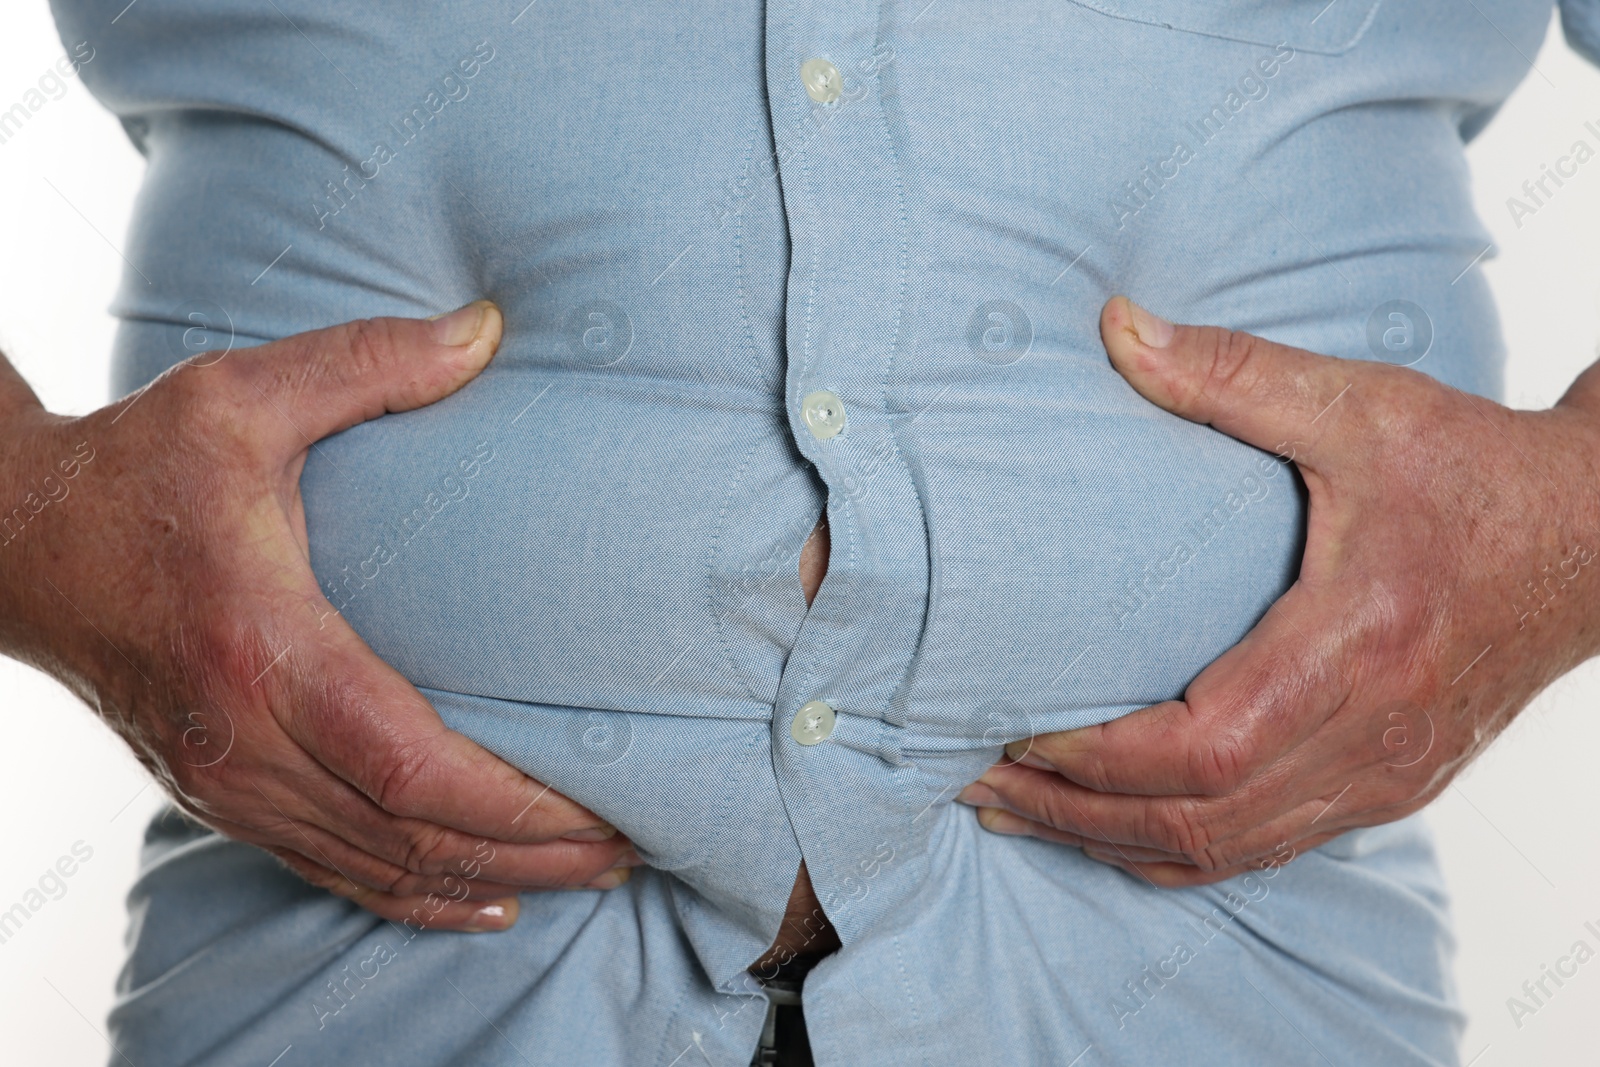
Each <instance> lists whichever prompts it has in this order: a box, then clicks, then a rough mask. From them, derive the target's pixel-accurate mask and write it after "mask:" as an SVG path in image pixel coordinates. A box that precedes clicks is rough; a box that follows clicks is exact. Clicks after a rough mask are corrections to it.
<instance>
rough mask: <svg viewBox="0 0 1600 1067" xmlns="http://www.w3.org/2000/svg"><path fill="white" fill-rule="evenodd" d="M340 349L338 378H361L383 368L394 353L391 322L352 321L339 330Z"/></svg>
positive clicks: (393, 329)
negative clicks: (339, 373) (340, 363)
mask: <svg viewBox="0 0 1600 1067" xmlns="http://www.w3.org/2000/svg"><path fill="white" fill-rule="evenodd" d="M339 339H340V341H341V343H342V347H343V348H344V350H345V351H344V358H343V359H342V361H341V362H342V364H343V374H342V375H341V376H342V377H348V378H365V377H368V376H370V375H373V374H376V373H378V372H379V371H381V370H382V369H383V368H384V367H385V366H387V365H388V364H389V363H390V362H391V360H392V358H393V356H394V352H395V348H396V337H395V328H394V322H393V320H390V319H356V320H355V321H353V322H347V323H345V324H344V325H343V326H341V327H339Z"/></svg>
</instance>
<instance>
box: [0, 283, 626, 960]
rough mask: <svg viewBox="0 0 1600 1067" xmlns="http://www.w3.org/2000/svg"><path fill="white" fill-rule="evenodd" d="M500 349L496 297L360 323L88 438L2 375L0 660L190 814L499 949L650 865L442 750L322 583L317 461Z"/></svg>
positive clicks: (506, 771)
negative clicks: (538, 915)
mask: <svg viewBox="0 0 1600 1067" xmlns="http://www.w3.org/2000/svg"><path fill="white" fill-rule="evenodd" d="M500 332H501V316H500V312H499V310H498V309H497V308H496V307H494V305H492V304H490V303H488V302H487V301H480V302H478V303H476V304H471V305H468V306H467V307H465V308H462V309H461V310H460V311H457V312H455V313H453V314H451V315H449V316H446V317H444V318H441V319H439V320H436V321H428V322H425V321H420V320H415V319H374V320H370V321H362V322H354V323H347V324H345V325H343V326H335V327H332V328H330V329H326V330H319V331H316V332H313V333H307V334H301V335H299V336H296V337H291V338H288V339H287V340H283V341H278V342H275V343H273V344H269V345H263V346H262V347H260V348H253V349H245V350H241V351H236V352H233V353H230V354H228V355H227V356H226V357H225V358H221V359H218V358H217V357H216V356H215V355H214V354H211V355H205V354H203V355H201V356H199V357H196V358H195V359H193V360H190V361H188V362H186V363H182V364H179V365H178V366H176V367H174V368H173V369H172V370H170V371H168V372H167V373H166V374H163V375H162V376H161V377H160V378H158V379H156V380H155V381H154V382H153V383H151V384H150V385H149V386H148V387H147V388H146V389H145V390H143V391H142V392H140V393H137V394H135V395H134V396H133V397H131V398H125V399H124V400H121V401H118V402H117V403H115V404H112V405H110V406H109V407H106V408H102V409H101V410H99V411H96V412H94V413H92V414H90V415H86V416H83V417H81V418H67V417H62V416H57V415H52V414H50V413H49V412H47V411H45V410H44V408H43V407H42V406H41V405H40V404H39V401H38V399H37V398H36V397H35V396H34V395H33V393H32V391H31V390H30V389H29V388H28V387H27V385H26V384H25V383H24V382H23V381H22V379H21V378H20V377H18V376H17V375H16V373H15V372H14V371H13V370H12V369H11V367H10V366H9V364H7V363H6V361H5V360H4V358H3V357H0V441H3V442H4V444H3V451H0V509H4V510H0V652H4V653H5V654H7V655H10V656H13V657H15V658H17V659H20V660H23V661H24V662H27V663H30V664H32V665H34V666H36V667H38V668H40V669H41V670H44V671H46V672H47V673H49V674H51V675H53V676H54V677H55V678H57V679H58V680H60V681H61V682H62V683H63V684H65V685H66V686H67V687H68V688H70V689H71V690H72V691H73V692H75V693H77V694H78V695H79V696H80V697H82V698H83V699H84V700H85V701H87V702H88V703H89V705H90V706H91V707H93V708H94V709H95V710H96V711H97V712H99V714H100V715H101V717H102V718H104V719H105V720H106V722H107V723H109V724H110V725H111V727H112V728H113V729H115V730H116V731H117V732H118V733H119V734H121V735H122V737H123V738H124V739H125V740H126V741H127V742H128V743H129V744H130V745H131V746H132V747H133V750H134V752H135V753H136V754H137V755H138V757H139V759H140V761H141V762H142V763H143V764H144V765H145V766H146V767H147V768H148V769H149V770H150V771H151V773H153V774H154V775H155V776H156V777H157V779H159V780H160V781H161V783H162V784H163V785H165V786H166V788H167V789H168V790H169V791H170V792H171V794H172V796H173V798H174V799H175V800H176V802H177V803H178V805H179V806H180V807H181V808H182V809H183V810H184V811H185V812H187V813H188V814H189V815H191V816H192V817H194V818H195V819H197V820H199V821H200V822H203V823H205V824H206V825H208V826H210V827H212V828H213V829H215V830H217V831H218V832H220V833H223V834H226V835H228V836H230V837H234V838H238V839H239V840H242V841H248V842H250V843H252V844H255V845H259V846H261V847H263V848H265V849H268V850H269V851H271V852H273V853H274V854H275V855H277V856H278V857H279V858H280V859H282V860H283V861H284V862H285V863H286V864H288V866H290V867H291V868H293V869H294V870H295V871H297V872H298V873H299V874H300V875H301V876H303V877H305V878H306V879H307V880H309V881H311V882H313V883H315V884H317V885H319V886H323V887H324V888H327V889H329V890H331V891H333V892H335V893H338V894H340V895H342V896H346V897H349V898H350V899H352V900H354V901H356V902H357V903H359V904H361V905H362V906H364V907H366V908H368V909H370V910H371V911H373V912H375V913H377V914H379V915H382V916H384V917H386V918H389V919H392V920H401V919H405V918H408V917H410V916H412V914H413V912H415V911H416V910H417V909H418V908H423V909H424V910H423V912H422V913H421V915H422V916H423V917H426V918H427V925H428V926H429V927H431V928H448V929H503V928H504V927H506V926H509V925H511V923H513V922H515V921H516V915H517V908H516V899H515V896H514V894H515V893H518V892H521V891H525V890H528V889H533V888H548V887H569V886H581V885H586V884H588V885H593V886H594V887H596V888H610V887H611V886H613V885H616V884H620V882H621V881H622V880H624V879H625V877H626V875H627V868H628V867H629V866H631V865H632V864H636V863H637V862H638V858H637V856H636V854H634V853H633V851H632V848H631V846H630V845H629V843H628V842H627V841H626V840H625V839H624V838H622V837H621V836H620V835H617V834H615V832H614V831H612V830H611V828H610V827H607V826H605V825H604V824H603V823H602V822H601V820H600V819H599V818H598V817H597V816H595V815H593V814H592V813H590V812H588V811H586V810H584V809H583V808H581V807H579V806H578V805H576V804H574V803H573V802H572V801H570V800H568V799H567V798H565V797H563V796H561V795H560V794H558V793H556V792H554V791H552V790H550V789H548V788H547V787H545V786H543V785H541V784H540V783H539V782H536V781H534V780H533V779H531V778H528V777H527V776H526V775H524V774H522V772H520V771H518V770H517V769H516V768H515V767H512V766H511V765H510V764H508V763H505V762H503V761H501V760H500V759H498V758H497V757H495V756H494V755H493V754H491V753H490V752H488V751H487V750H486V749H483V748H480V747H479V746H478V745H476V744H474V743H473V742H471V741H470V740H468V739H467V738H465V737H463V736H462V735H460V734H457V733H454V732H452V731H450V730H449V729H447V728H446V727H445V725H444V723H443V722H442V721H441V720H440V718H439V716H438V714H437V713H436V712H435V711H434V709H433V707H432V706H431V705H430V704H429V703H428V702H427V700H426V699H424V698H423V696H422V694H420V693H419V692H417V690H416V689H415V688H413V687H412V686H411V685H410V684H409V683H408V682H407V681H406V680H405V679H404V678H402V677H401V676H400V675H399V674H398V673H396V672H395V671H394V670H392V669H391V668H390V667H388V666H387V665H386V664H385V663H384V662H383V661H382V660H380V659H379V658H378V657H377V656H376V655H375V654H374V653H373V652H372V650H371V649H370V648H368V647H367V645H366V644H365V643H364V642H363V641H362V640H361V638H360V637H358V636H357V635H356V633H355V632H354V631H353V630H352V629H351V628H350V627H349V625H348V624H346V623H345V621H344V620H343V618H341V617H340V616H339V615H338V614H337V613H336V612H335V611H334V609H333V607H332V605H330V604H329V603H328V601H327V600H325V599H324V598H323V595H322V592H321V590H320V589H319V588H318V585H317V581H316V578H315V577H314V576H313V575H312V572H311V566H310V562H309V548H308V544H307V537H306V524H305V513H304V509H303V507H302V503H301V499H300V472H301V470H302V468H303V467H304V466H305V460H306V454H307V451H308V450H309V449H310V448H311V447H312V446H313V444H314V443H315V442H316V441H318V440H320V439H321V438H323V437H326V436H328V435H330V434H333V433H337V432H338V431H340V430H343V429H346V428H347V427H350V426H353V425H355V424H356V423H359V422H362V421H365V420H367V419H373V418H377V417H378V416H380V415H383V414H385V413H387V412H396V411H409V410H411V409H413V408H418V407H422V406H424V405H427V404H431V403H433V402H435V401H437V400H439V399H441V398H442V397H445V396H448V395H449V394H450V393H452V392H454V391H455V390H457V389H459V388H461V387H462V386H463V385H465V384H466V383H467V382H468V381H470V380H471V379H472V378H473V377H474V376H476V375H477V374H478V372H479V371H481V370H482V369H483V368H484V366H486V365H487V364H488V362H489V360H490V359H491V358H492V357H493V355H494V351H495V348H496V346H497V345H498V344H499V341H500ZM85 457H87V458H85ZM69 472H70V473H69ZM47 479H48V480H47ZM13 509H16V510H15V511H13ZM4 520H9V522H4ZM490 856H492V859H488V860H487V862H485V860H486V857H490ZM430 894H433V896H432V897H431V898H430V896H429V895H430ZM446 898H448V902H445V900H446ZM485 901H488V902H489V903H487V904H485V903H484V902H485ZM441 903H442V904H443V907H442V909H441V908H440V904H441Z"/></svg>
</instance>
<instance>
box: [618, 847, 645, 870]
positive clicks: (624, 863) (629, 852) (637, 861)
mask: <svg viewBox="0 0 1600 1067" xmlns="http://www.w3.org/2000/svg"><path fill="white" fill-rule="evenodd" d="M617 866H618V867H643V866H644V859H643V858H642V857H641V856H640V855H639V851H638V849H636V848H634V847H633V846H632V845H629V846H628V847H627V848H625V849H623V851H622V854H621V855H620V856H618V857H617Z"/></svg>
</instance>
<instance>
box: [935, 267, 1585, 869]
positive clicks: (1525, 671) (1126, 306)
mask: <svg viewBox="0 0 1600 1067" xmlns="http://www.w3.org/2000/svg"><path fill="white" fill-rule="evenodd" d="M1100 332H1101V336H1102V338H1103V339H1104V341H1105V346H1106V351H1107V353H1108V354H1109V355H1110V357H1111V362H1112V364H1113V365H1114V366H1115V367H1116V369H1117V370H1118V371H1119V372H1121V374H1122V375H1123V377H1125V378H1126V379H1127V380H1128V382H1129V383H1130V384H1131V385H1132V386H1133V387H1134V388H1135V389H1137V390H1138V391H1139V393H1140V394H1142V395H1143V396H1144V397H1145V398H1146V399H1148V400H1150V401H1151V402H1152V403H1155V404H1158V405H1160V406H1161V407H1163V408H1165V409H1166V410H1168V411H1171V412H1173V413H1175V414H1177V415H1181V416H1183V417H1184V418H1186V419H1191V420H1193V421H1195V422H1200V423H1205V424H1207V425H1210V426H1213V427H1215V428H1216V429H1218V430H1220V431H1221V432H1223V433H1226V434H1229V435H1230V436H1233V437H1236V438H1238V439H1239V440H1242V441H1245V442H1247V443H1249V444H1252V445H1255V446H1257V447H1260V448H1263V449H1267V450H1269V451H1272V452H1275V453H1277V454H1278V455H1279V456H1281V457H1283V458H1285V459H1292V460H1293V462H1294V463H1295V465H1296V466H1297V468H1298V469H1299V471H1300V474H1301V475H1302V477H1303V478H1304V479H1305V484H1306V487H1307V489H1308V490H1309V493H1310V517H1309V519H1308V525H1307V538H1306V549H1305V556H1304V559H1303V561H1302V563H1301V569H1300V574H1299V577H1298V579H1297V580H1296V581H1295V583H1294V584H1293V585H1292V586H1291V587H1290V588H1289V589H1288V591H1287V592H1285V593H1284V594H1283V596H1282V597H1281V598H1280V599H1279V600H1278V601H1277V602H1276V603H1275V604H1273V605H1272V607H1271V608H1270V609H1269V610H1268V611H1267V613H1266V615H1265V616H1263V617H1262V619H1261V620H1260V622H1259V623H1258V624H1257V625H1256V627H1255V628H1254V629H1253V630H1251V631H1250V633H1249V634H1247V635H1246V636H1245V637H1244V639H1243V640H1242V641H1240V642H1239V644H1238V645H1236V646H1235V647H1233V648H1232V649H1230V650H1229V651H1227V652H1226V653H1224V654H1223V655H1222V657H1221V658H1219V659H1218V660H1217V661H1216V662H1215V663H1213V664H1211V666H1209V667H1208V668H1206V670H1205V671H1204V672H1202V673H1201V674H1200V675H1199V676H1198V677H1197V678H1196V679H1195V680H1194V681H1193V682H1192V683H1191V684H1190V685H1189V687H1188V689H1187V690H1186V691H1185V693H1184V695H1183V699H1182V700H1172V701H1167V702H1165V703H1162V704H1157V705H1155V706H1154V707H1150V708H1146V709H1144V710H1142V711H1139V712H1136V713H1134V714H1132V715H1128V716H1126V717H1124V718H1121V719H1117V720H1114V721H1112V722H1108V723H1105V724H1103V725H1100V726H1091V727H1086V728H1084V729H1080V730H1071V731H1066V732H1063V733H1056V734H1050V735H1046V736H1041V737H1036V738H1033V739H1032V740H1031V741H1020V742H1017V743H1016V744H1014V745H1012V746H1008V749H1007V754H1008V758H1007V759H1004V760H1002V761H1001V762H1000V763H998V764H996V765H995V766H994V767H993V768H991V769H990V770H989V771H988V772H987V773H986V774H985V775H984V776H983V777H982V778H981V779H979V780H978V782H976V783H974V784H973V785H971V786H969V787H967V789H966V790H965V791H964V792H963V793H962V795H961V799H962V800H963V801H965V802H966V803H969V804H973V805H975V806H977V807H978V808H979V819H980V820H981V821H982V822H983V824H984V825H985V826H986V827H988V828H989V829H990V830H994V831H996V832H1000V833H1012V834H1029V835H1032V836H1035V837H1039V838H1044V839H1047V840H1052V841H1059V842H1063V843H1066V844H1070V845H1076V846H1079V847H1081V848H1082V849H1083V850H1084V851H1085V852H1086V853H1088V854H1089V855H1090V856H1092V857H1094V858H1096V859H1098V860H1102V861H1104V862H1106V863H1111V864H1114V865H1116V866H1118V867H1121V868H1123V869H1125V870H1128V871H1130V872H1134V873H1138V874H1142V875H1143V876H1144V877H1146V878H1148V879H1149V880H1150V881H1152V882H1154V883H1156V884H1158V885H1163V886H1181V885H1195V884H1202V883H1207V882H1215V881H1219V880H1221V879H1223V878H1228V877H1231V876H1233V875H1236V874H1240V873H1242V872H1244V871H1246V870H1249V869H1252V868H1254V867H1258V866H1263V865H1271V864H1274V863H1276V862H1278V861H1280V860H1281V859H1282V858H1283V857H1284V856H1285V855H1293V854H1295V853H1297V852H1300V851H1303V850H1305V849H1307V848H1312V847H1315V846H1316V845H1319V844H1321V843H1323V842H1325V841H1327V840H1329V839H1330V838H1333V837H1335V836H1337V835H1339V834H1341V833H1343V832H1345V831H1347V830H1351V829H1355V828H1357V827H1363V826H1372V825H1376V824H1379V823H1385V822H1390V821H1392V820H1395V819H1399V818H1402V817H1403V816H1406V815H1409V814H1411V813H1412V812H1414V811H1416V810H1418V809H1419V808H1421V807H1422V806H1423V805H1425V804H1427V803H1428V802H1429V801H1430V800H1432V799H1433V798H1434V797H1435V796H1437V795H1438V794H1439V793H1440V792H1441V791H1443V790H1444V788H1445V787H1446V786H1447V785H1449V783H1450V781H1451V779H1452V778H1454V777H1455V775H1456V774H1458V773H1459V772H1460V771H1461V770H1462V768H1463V767H1465V766H1466V765H1467V764H1468V763H1469V762H1470V761H1471V760H1472V759H1473V758H1474V757H1475V756H1476V755H1477V754H1478V753H1479V752H1481V751H1482V750H1483V748H1484V747H1485V746H1486V745H1488V743H1489V742H1490V741H1491V740H1493V739H1494V737H1495V736H1496V735H1498V734H1499V733H1500V731H1501V730H1503V729H1505V727H1506V725H1507V724H1508V723H1510V721H1511V720H1512V718H1514V717H1515V716H1516V715H1517V713H1518V712H1520V711H1521V710H1522V708H1523V707H1525V706H1526V705H1527V704H1528V702H1529V701H1531V700H1532V699H1533V697H1534V696H1535V695H1536V694H1538V692H1539V691H1540V690H1542V689H1543V688H1544V687H1545V686H1547V685H1549V684H1550V683H1551V682H1552V681H1554V680H1555V679H1556V678H1558V677H1559V676H1560V675H1562V674H1564V673H1566V672H1567V671H1569V670H1571V669H1572V668H1573V667H1575V666H1576V665H1578V664H1579V663H1581V662H1583V661H1584V660H1585V659H1588V658H1589V657H1590V656H1593V655H1595V654H1596V652H1597V651H1600V574H1597V573H1595V572H1597V571H1600V566H1591V564H1594V563H1596V561H1597V557H1600V472H1597V468H1600V369H1597V368H1600V364H1597V365H1596V366H1593V367H1590V368H1589V369H1588V370H1587V371H1585V372H1584V374H1583V375H1581V376H1580V377H1579V378H1578V380H1577V381H1576V382H1575V383H1574V384H1573V386H1572V387H1571V388H1570V389H1569V390H1568V391H1567V394H1566V395H1565V396H1564V397H1562V399H1561V400H1560V402H1559V403H1557V404H1556V406H1555V407H1554V408H1551V409H1550V410H1548V411H1513V410H1511V409H1509V408H1505V407H1502V406H1500V405H1499V404H1495V403H1493V402H1491V401H1489V400H1485V399H1483V398H1481V397H1477V396H1470V395H1468V394H1466V393H1463V392H1461V391H1460V390H1458V389H1454V388H1451V387H1449V386H1446V385H1443V384H1441V383H1440V382H1438V381H1435V380H1434V379H1432V378H1430V377H1427V376H1426V375H1423V374H1420V373H1418V372H1416V371H1413V370H1409V369H1406V368H1403V367H1397V366H1392V365H1389V364H1384V363H1372V362H1366V361H1359V360H1346V359H1335V358H1332V357H1329V356H1320V355H1316V354H1313V353H1310V352H1304V351H1301V350H1299V349H1295V348H1289V347H1287V346H1284V345H1278V344H1273V343H1272V342H1270V341H1264V340H1262V339H1260V338H1257V337H1252V336H1250V335H1248V334H1243V333H1234V332H1230V331H1228V330H1225V329H1220V328H1217V327H1210V326H1173V325H1171V324H1170V323H1167V322H1165V321H1163V320H1161V319H1159V318H1157V317H1155V316H1154V315H1152V314H1150V313H1149V312H1147V311H1144V310H1143V309H1141V308H1138V307H1136V306H1135V305H1133V304H1132V303H1131V302H1129V301H1128V300H1127V299H1126V298H1123V297H1117V298H1114V299H1112V300H1111V301H1110V302H1108V303H1107V304H1106V306H1105V308H1104V310H1103V312H1102V313H1101V318H1100ZM1018 761H1020V762H1018ZM1291 848H1292V849H1293V851H1292V852H1290V851H1287V850H1288V849H1291Z"/></svg>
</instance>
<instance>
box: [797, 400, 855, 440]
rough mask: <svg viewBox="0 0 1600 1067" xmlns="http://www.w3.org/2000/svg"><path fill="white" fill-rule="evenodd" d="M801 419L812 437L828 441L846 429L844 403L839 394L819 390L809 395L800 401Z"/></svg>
mask: <svg viewBox="0 0 1600 1067" xmlns="http://www.w3.org/2000/svg"><path fill="white" fill-rule="evenodd" d="M800 417H801V418H802V419H804V420H805V422H806V429H808V430H810V431H811V436H813V437H815V438H816V439H817V440H819V441H826V440H827V439H828V438H830V437H833V436H835V435H836V434H838V432H839V431H840V430H842V429H844V401H843V400H840V399H839V395H838V394H837V393H830V392H829V391H828V390H826V389H818V390H817V391H816V392H814V393H807V394H806V397H805V399H804V400H802V401H800Z"/></svg>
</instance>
